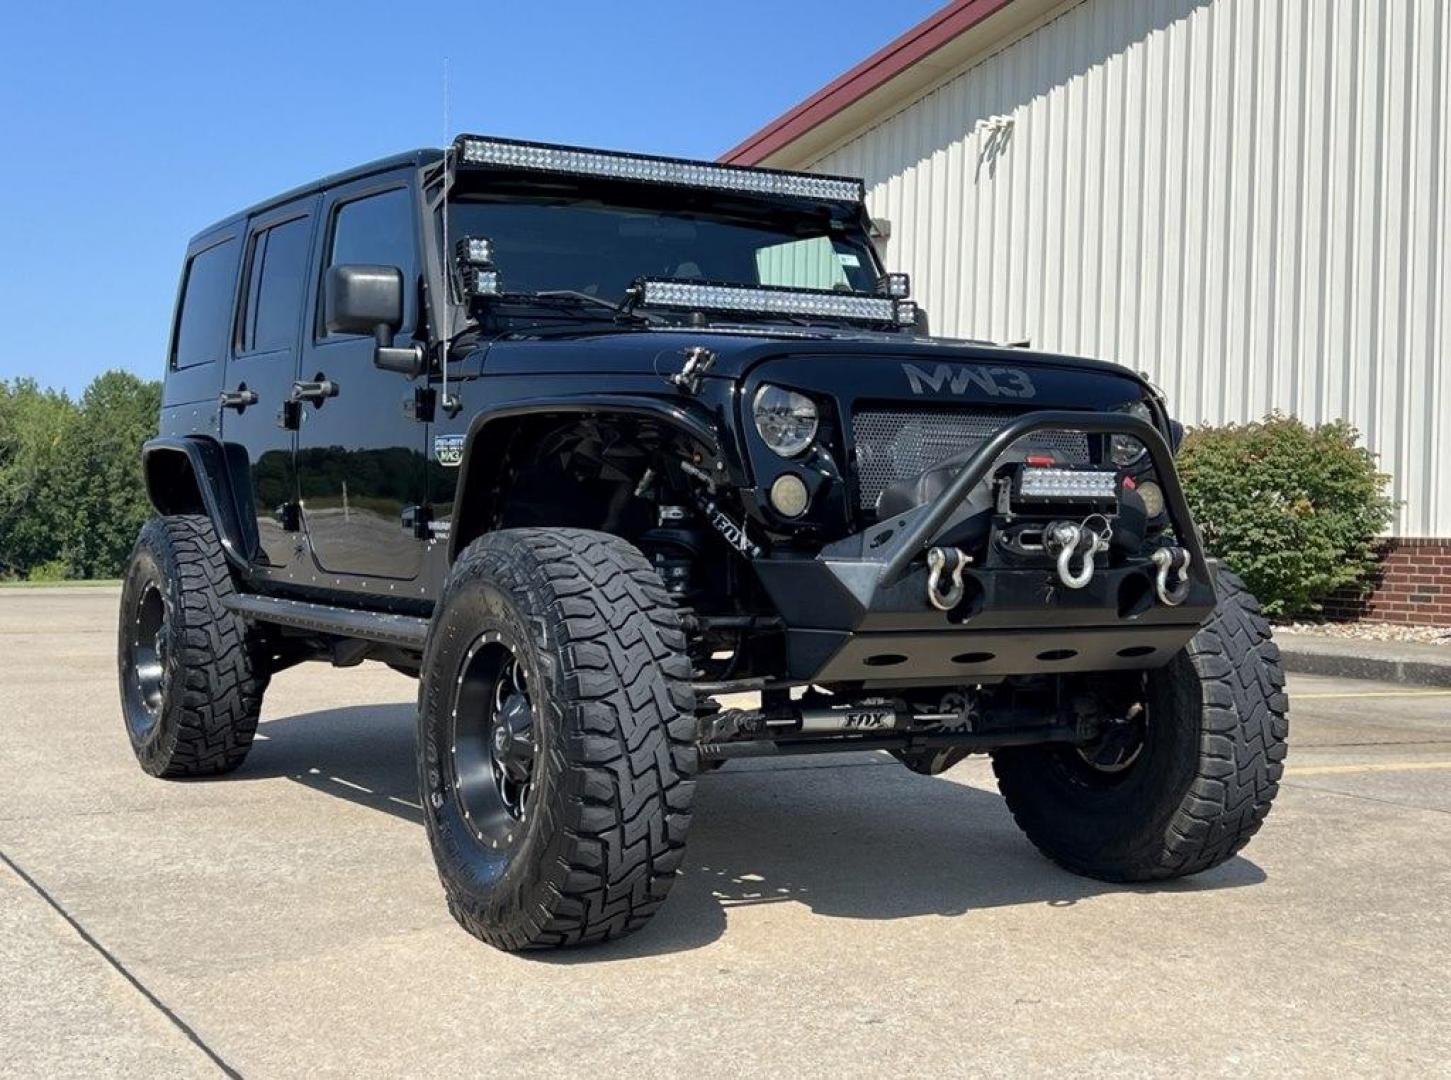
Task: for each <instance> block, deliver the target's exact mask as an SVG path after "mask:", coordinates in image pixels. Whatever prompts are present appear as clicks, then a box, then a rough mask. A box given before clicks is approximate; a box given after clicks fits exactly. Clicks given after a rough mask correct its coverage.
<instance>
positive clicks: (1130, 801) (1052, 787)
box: [993, 570, 1289, 881]
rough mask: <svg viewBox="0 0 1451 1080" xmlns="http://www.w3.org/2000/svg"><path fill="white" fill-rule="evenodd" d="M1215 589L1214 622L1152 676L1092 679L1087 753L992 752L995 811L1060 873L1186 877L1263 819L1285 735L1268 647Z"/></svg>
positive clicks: (1245, 609)
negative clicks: (1095, 693)
mask: <svg viewBox="0 0 1451 1080" xmlns="http://www.w3.org/2000/svg"><path fill="white" fill-rule="evenodd" d="M1217 581H1218V590H1219V606H1218V607H1217V608H1216V610H1215V612H1214V615H1213V616H1212V617H1211V618H1210V620H1209V621H1208V622H1207V623H1206V624H1205V625H1204V626H1203V627H1202V628H1201V629H1200V630H1199V632H1198V633H1197V634H1196V635H1195V636H1194V637H1193V639H1192V640H1191V641H1190V642H1189V644H1188V645H1187V646H1185V647H1184V649H1183V650H1182V651H1181V652H1180V653H1179V654H1178V655H1177V656H1175V657H1174V658H1173V659H1172V660H1171V661H1170V662H1169V663H1168V664H1167V665H1166V666H1165V667H1162V668H1159V669H1158V670H1155V671H1150V672H1147V673H1145V674H1143V675H1142V676H1140V677H1138V678H1137V679H1134V678H1128V679H1125V678H1120V677H1116V678H1114V679H1112V680H1103V683H1102V691H1101V694H1100V697H1101V700H1102V701H1103V703H1104V707H1105V709H1106V710H1107V711H1108V713H1109V715H1111V716H1113V717H1114V720H1115V722H1114V723H1111V724H1109V725H1108V726H1107V727H1106V729H1105V733H1104V735H1103V736H1102V737H1101V738H1100V739H1099V740H1098V741H1097V742H1096V743H1095V744H1093V745H1090V746H1083V747H1064V746H1032V747H1017V748H1012V749H1004V750H997V751H995V752H994V753H993V770H994V772H996V773H997V778H998V788H999V790H1000V791H1001V792H1002V794H1003V797H1004V798H1005V799H1006V800H1007V804H1008V809H1009V810H1011V811H1012V814H1013V817H1014V818H1015V819H1016V820H1017V822H1018V825H1019V826H1020V827H1021V828H1022V829H1023V831H1024V832H1025V833H1026V834H1027V836H1028V839H1029V840H1031V841H1032V842H1033V843H1034V844H1035V845H1036V846H1037V847H1038V848H1039V850H1041V851H1042V852H1043V853H1044V854H1045V855H1047V856H1048V857H1049V858H1051V859H1052V860H1053V861H1054V862H1057V863H1058V864H1060V865H1061V866H1063V867H1065V868H1067V869H1069V870H1072V871H1074V872H1075V873H1079V874H1083V875H1085V876H1087V877H1093V878H1099V879H1101V880H1104V881H1151V880H1156V879H1164V878H1174V877H1182V876H1184V875H1186V874H1194V873H1198V872H1199V871H1201V870H1207V869H1209V868H1210V867H1212V866H1217V865H1219V864H1220V863H1222V862H1224V861H1225V860H1226V859H1228V858H1230V856H1232V855H1234V853H1235V852H1237V851H1239V850H1240V849H1241V848H1242V847H1244V846H1245V844H1247V843H1248V842H1249V839H1250V837H1252V836H1253V835H1254V834H1255V833H1256V832H1257V831H1258V830H1259V827H1260V824H1261V823H1262V822H1263V821H1264V819H1265V816H1266V815H1267V814H1268V813H1269V810H1270V803H1271V802H1272V801H1273V799H1274V797H1275V794H1276V792H1277V791H1278V789H1279V780H1280V776H1281V773H1282V772H1283V771H1284V759H1285V745H1286V738H1287V736H1288V734H1289V730H1288V729H1289V722H1288V719H1287V708H1288V706H1287V699H1286V697H1285V689H1284V688H1285V677H1284V673H1283V671H1282V670H1281V667H1280V659H1279V650H1278V649H1277V648H1276V647H1275V644H1274V642H1273V641H1271V640H1270V628H1269V625H1268V624H1267V623H1266V622H1265V619H1264V617H1263V616H1262V615H1261V614H1260V609H1259V605H1258V603H1256V602H1255V599H1254V597H1253V596H1251V595H1250V594H1249V592H1248V591H1247V590H1246V589H1245V587H1244V584H1243V582H1241V581H1240V580H1239V578H1237V577H1235V576H1234V575H1233V574H1231V573H1228V572H1227V571H1223V570H1221V571H1220V572H1219V576H1218V579H1217Z"/></svg>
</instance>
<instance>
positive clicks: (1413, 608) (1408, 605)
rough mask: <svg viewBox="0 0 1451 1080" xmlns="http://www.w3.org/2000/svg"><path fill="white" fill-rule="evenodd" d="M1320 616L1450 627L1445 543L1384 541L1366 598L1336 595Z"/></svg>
mask: <svg viewBox="0 0 1451 1080" xmlns="http://www.w3.org/2000/svg"><path fill="white" fill-rule="evenodd" d="M1325 614H1326V616H1327V617H1328V618H1331V619H1336V620H1351V619H1373V620H1375V621H1376V622H1397V623H1423V624H1430V625H1435V626H1451V539H1446V540H1437V539H1415V538H1401V539H1395V540H1388V541H1386V543H1385V546H1384V548H1382V554H1381V562H1380V569H1379V570H1378V571H1377V572H1376V576H1375V578H1374V579H1373V580H1372V588H1371V591H1370V593H1368V594H1367V595H1365V596H1357V595H1356V594H1355V593H1354V592H1350V591H1345V592H1339V593H1336V594H1335V595H1334V596H1332V597H1331V598H1330V599H1329V600H1327V601H1326V602H1325Z"/></svg>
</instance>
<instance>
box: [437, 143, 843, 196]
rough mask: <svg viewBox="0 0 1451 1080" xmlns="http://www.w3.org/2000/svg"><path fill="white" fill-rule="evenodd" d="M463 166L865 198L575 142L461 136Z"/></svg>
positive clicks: (820, 183)
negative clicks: (586, 147)
mask: <svg viewBox="0 0 1451 1080" xmlns="http://www.w3.org/2000/svg"><path fill="white" fill-rule="evenodd" d="M454 149H455V150H456V152H457V155H458V161H459V163H460V164H462V165H465V166H468V165H475V166H493V167H497V168H506V169H527V170H531V171H534V172H550V173H568V174H570V175H574V176H598V177H603V178H606V179H614V180H639V181H643V182H645V183H651V184H674V185H678V186H683V187H702V188H714V189H716V190H718V191H742V192H748V193H750V194H753V195H775V196H782V197H795V198H801V199H821V200H824V201H827V202H844V203H859V202H861V201H862V200H863V199H864V198H865V197H866V192H865V189H864V188H863V186H862V182H861V181H860V180H851V179H847V178H846V177H841V176H818V175H816V174H815V173H792V172H780V171H778V170H776V169H754V168H748V167H746V166H742V165H716V164H714V163H712V162H707V161H687V160H685V159H683V158H666V157H652V156H649V155H645V154H622V153H619V152H618V151H614V150H583V149H579V148H577V147H572V146H550V145H548V144H545V143H531V142H512V141H507V140H504V139H490V138H485V137H482V136H478V135H460V136H459V137H458V139H457V141H456V142H455V143H454Z"/></svg>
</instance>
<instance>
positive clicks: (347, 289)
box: [323, 265, 423, 376]
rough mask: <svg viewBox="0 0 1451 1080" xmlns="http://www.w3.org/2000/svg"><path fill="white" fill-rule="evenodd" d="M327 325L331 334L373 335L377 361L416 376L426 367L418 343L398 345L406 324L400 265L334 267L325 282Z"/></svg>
mask: <svg viewBox="0 0 1451 1080" xmlns="http://www.w3.org/2000/svg"><path fill="white" fill-rule="evenodd" d="M323 324H324V325H325V326H326V327H327V332H328V333H330V334H372V335H373V341H374V342H375V345H374V349H373V363H374V364H375V365H376V366H378V367H380V368H384V369H385V370H387V371H396V372H398V373H400V374H402V375H409V376H415V375H418V374H419V373H420V372H422V370H423V350H422V349H421V348H419V347H418V346H417V345H410V346H406V347H404V348H401V349H399V348H395V347H394V345H393V335H394V334H395V333H397V331H398V327H400V326H402V325H403V271H401V270H399V269H398V267H396V266H360V265H348V266H334V267H331V268H330V269H329V270H328V272H327V280H326V281H324V283H323Z"/></svg>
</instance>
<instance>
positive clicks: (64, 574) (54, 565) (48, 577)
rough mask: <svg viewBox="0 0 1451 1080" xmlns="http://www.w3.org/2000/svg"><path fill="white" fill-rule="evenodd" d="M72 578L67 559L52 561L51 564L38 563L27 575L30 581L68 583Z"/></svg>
mask: <svg viewBox="0 0 1451 1080" xmlns="http://www.w3.org/2000/svg"><path fill="white" fill-rule="evenodd" d="M70 576H71V566H70V563H68V562H66V560H65V559H51V560H50V561H49V562H43V563H36V564H35V565H34V566H32V567H31V568H30V573H29V574H28V575H27V580H29V581H67V580H69V578H70Z"/></svg>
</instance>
